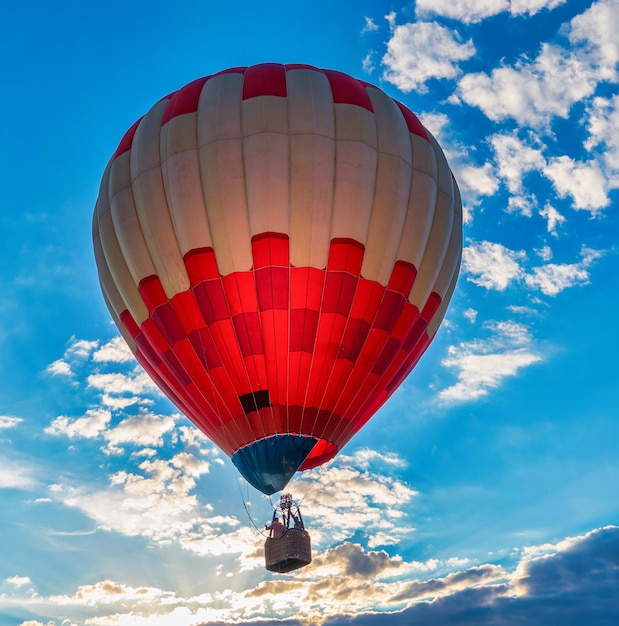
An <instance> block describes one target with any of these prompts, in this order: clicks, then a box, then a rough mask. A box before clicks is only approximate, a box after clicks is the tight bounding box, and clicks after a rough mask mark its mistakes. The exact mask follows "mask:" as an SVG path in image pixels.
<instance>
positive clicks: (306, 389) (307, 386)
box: [288, 68, 335, 454]
mask: <svg viewBox="0 0 619 626" xmlns="http://www.w3.org/2000/svg"><path fill="white" fill-rule="evenodd" d="M309 71H311V72H313V73H317V74H319V75H320V76H323V77H324V80H325V86H326V87H327V88H329V90H330V87H329V82H328V79H327V77H326V75H325V73H324V72H322V71H320V70H316V69H314V68H311V69H309ZM308 84H309V89H310V90H312V89H313V85H312V83H311V81H309V83H308ZM329 93H330V91H329ZM329 109H330V111H331V120H332V126H333V133H334V134H333V136H332V137H330V139H332V140H333V142H335V110H334V104H333V102H331V106H330V107H329ZM308 134H312V135H315V132H314V129H313V128H312V129H310V132H309V133H308ZM331 171H332V176H331V191H330V194H329V195H330V200H329V206H330V207H331V210H330V211H329V232H331V229H332V227H333V202H334V195H333V194H334V185H335V143H334V149H333V156H332V161H331ZM315 210H316V204H315V201H314V202H313V203H312V214H314V212H315ZM312 224H313V220H312ZM312 235H313V226H312V228H310V233H309V236H310V238H311V237H312ZM327 257H328V251H327ZM325 262H326V260H325ZM311 267H312V266H311V259H308V265H307V270H308V272H310V271H311ZM319 269H320V270H321V278H322V281H321V282H322V285H321V292H322V293H321V297H320V304H319V309H318V311H317V320H316V328H315V329H314V330H313V337H312V349H311V351H310V352H309V371H308V375H307V376H306V377H305V380H304V381H302V380H301V376H302V372H301V369H300V370H299V372H298V374H297V385H296V388H297V398H296V401H297V403H298V404H299V405H300V407H301V415H300V420H299V424H298V429H299V431H300V432H301V433H303V432H309V433H310V434H312V435H314V434H315V433H314V432H313V430H312V429H309V430H308V428H307V427H304V425H303V422H304V421H307V420H308V419H311V418H309V416H306V414H305V411H306V408H307V406H306V405H307V397H308V393H309V390H310V381H311V372H312V370H313V368H314V356H315V352H316V345H317V340H318V324H319V320H320V315H321V310H322V304H323V302H324V291H325V288H326V271H327V267H326V265H325V267H324V268H319ZM308 275H309V274H308ZM291 288H292V284H291ZM305 303H306V307H305V313H304V321H303V324H304V325H305V323H306V321H307V310H308V309H307V304H308V303H309V285H307V286H306V290H305ZM304 330H305V327H304ZM302 352H303V350H301V353H302ZM299 358H301V359H302V358H303V357H302V354H301V355H299ZM303 386H304V389H303ZM301 393H302V395H303V398H304V399H303V401H302V402H300V401H299V397H300V394H301ZM288 413H289V414H290V407H288ZM310 454H311V452H310Z"/></svg>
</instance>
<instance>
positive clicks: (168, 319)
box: [151, 302, 187, 346]
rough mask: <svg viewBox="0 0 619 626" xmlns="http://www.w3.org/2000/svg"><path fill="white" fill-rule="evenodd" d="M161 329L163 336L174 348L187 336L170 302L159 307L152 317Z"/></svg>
mask: <svg viewBox="0 0 619 626" xmlns="http://www.w3.org/2000/svg"><path fill="white" fill-rule="evenodd" d="M151 317H152V319H153V320H154V322H155V323H156V324H157V326H158V327H159V330H160V331H161V334H162V335H163V336H164V337H165V338H166V341H167V342H168V344H169V345H171V346H173V345H174V344H175V343H176V342H177V341H180V340H181V339H184V338H185V337H186V336H187V333H186V332H185V330H184V328H183V327H182V325H181V323H180V322H179V321H178V318H177V317H176V314H175V313H174V309H173V308H172V305H171V304H170V303H169V302H166V303H164V304H161V305H160V306H158V307H157V308H156V309H155V310H154V311H153V312H152V315H151Z"/></svg>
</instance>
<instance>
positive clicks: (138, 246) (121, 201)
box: [99, 152, 155, 285]
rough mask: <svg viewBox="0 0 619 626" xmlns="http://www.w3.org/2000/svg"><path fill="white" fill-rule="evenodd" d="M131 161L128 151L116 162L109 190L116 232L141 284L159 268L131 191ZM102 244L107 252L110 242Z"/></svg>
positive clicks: (126, 260) (131, 271)
mask: <svg viewBox="0 0 619 626" xmlns="http://www.w3.org/2000/svg"><path fill="white" fill-rule="evenodd" d="M130 160H131V153H130V152H125V153H123V154H121V155H120V156H118V157H116V158H115V159H114V160H113V161H112V167H111V168H110V182H109V187H108V188H109V198H110V212H111V217H112V222H113V224H114V228H113V230H114V233H115V236H116V238H117V240H118V244H119V246H120V249H121V250H122V256H123V257H124V259H125V262H126V264H127V267H128V269H129V272H130V273H131V276H132V277H133V281H134V283H135V285H139V284H140V281H141V280H142V279H143V278H146V277H147V276H152V275H153V274H155V266H154V265H153V262H152V260H151V258H150V253H149V252H148V248H147V247H146V242H145V241H144V235H143V233H142V229H141V226H140V222H139V220H138V216H137V213H136V210H135V204H134V201H133V191H132V189H131V169H130ZM99 221H100V222H101V220H99ZM99 228H101V224H99ZM102 237H103V234H102ZM102 241H103V248H104V250H105V247H106V245H107V244H106V239H102ZM108 258H109V257H108Z"/></svg>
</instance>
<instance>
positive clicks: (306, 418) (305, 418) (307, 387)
mask: <svg viewBox="0 0 619 626" xmlns="http://www.w3.org/2000/svg"><path fill="white" fill-rule="evenodd" d="M318 71H320V73H321V74H323V75H324V76H325V77H327V76H326V73H325V72H324V71H322V70H318ZM327 84H328V85H329V93H330V95H331V100H330V104H331V107H330V109H331V111H332V118H333V130H334V142H335V146H334V152H333V192H332V194H331V202H330V205H331V212H330V218H329V235H328V241H331V240H332V236H333V213H334V211H333V208H334V203H335V186H336V184H337V178H336V175H337V115H336V108H335V102H334V98H333V92H332V90H331V85H330V82H329V80H328V77H327ZM329 256H330V251H328V252H327V261H326V263H327V264H326V266H325V267H324V270H323V275H322V290H321V291H322V292H321V296H320V304H319V308H318V312H317V322H316V329H315V330H314V337H313V342H312V350H311V353H310V363H309V370H308V374H307V379H306V381H305V390H304V392H303V401H302V405H301V419H300V422H299V430H301V431H302V432H309V433H312V434H313V433H315V431H316V428H315V423H316V419H317V417H318V414H319V411H320V407H310V408H311V409H312V411H309V414H307V415H306V413H308V411H307V409H308V406H307V404H308V397H309V393H310V385H311V381H312V375H313V372H314V368H315V367H316V346H317V343H318V337H319V330H320V322H321V319H322V315H323V306H324V303H325V290H326V287H327V275H328V271H329V270H328V266H329ZM314 411H315V413H316V415H315V416H314V420H313V425H312V426H311V427H308V426H304V422H307V423H308V424H309V421H310V420H312V417H311V414H312V413H313V412H314Z"/></svg>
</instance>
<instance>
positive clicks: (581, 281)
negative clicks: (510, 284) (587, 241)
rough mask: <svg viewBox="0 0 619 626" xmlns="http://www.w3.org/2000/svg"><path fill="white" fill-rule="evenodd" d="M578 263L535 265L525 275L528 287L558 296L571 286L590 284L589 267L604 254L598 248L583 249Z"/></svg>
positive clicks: (547, 294) (548, 294)
mask: <svg viewBox="0 0 619 626" xmlns="http://www.w3.org/2000/svg"><path fill="white" fill-rule="evenodd" d="M581 256H582V259H581V260H580V261H579V262H578V263H571V264H570V263H563V264H558V263H549V264H547V265H542V266H541V267H535V268H533V270H532V273H531V274H528V275H527V276H526V277H525V282H526V284H527V286H528V287H531V288H534V289H539V290H540V291H541V292H542V293H543V294H544V295H546V296H556V295H557V294H558V293H560V292H561V291H563V290H564V289H567V288H569V287H574V286H576V285H578V286H581V285H587V284H589V279H590V275H589V267H591V265H592V264H593V263H594V262H595V261H596V260H597V259H599V258H600V257H601V256H602V253H601V252H599V251H597V250H589V249H587V248H585V249H583V251H582V253H581Z"/></svg>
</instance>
